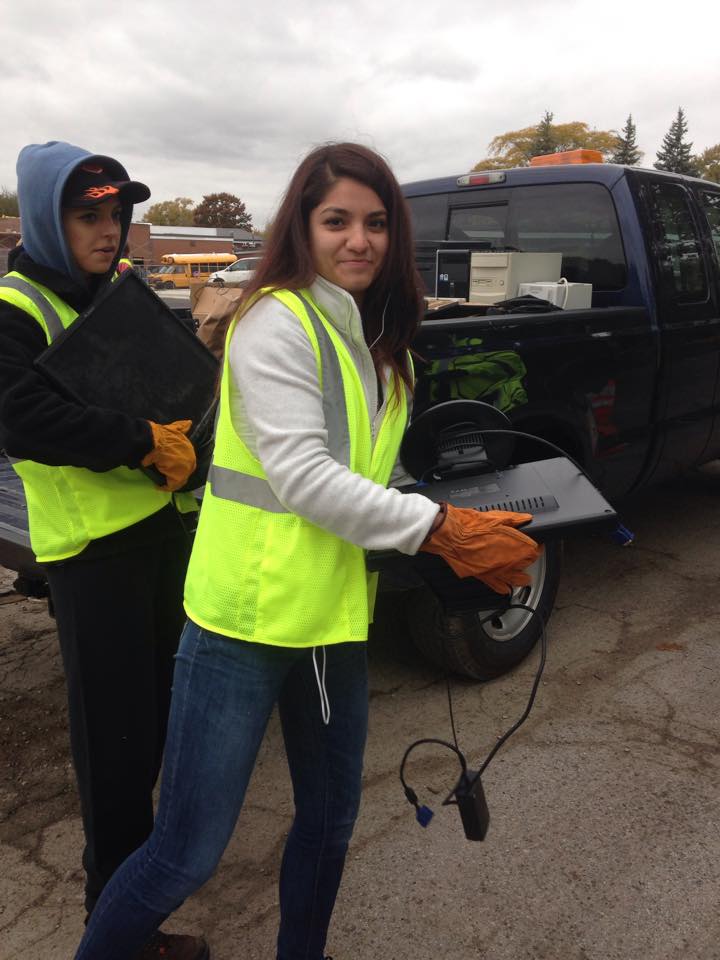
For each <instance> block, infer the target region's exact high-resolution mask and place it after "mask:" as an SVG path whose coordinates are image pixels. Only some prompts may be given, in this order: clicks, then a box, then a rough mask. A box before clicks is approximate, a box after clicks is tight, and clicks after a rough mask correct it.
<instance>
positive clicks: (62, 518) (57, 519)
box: [0, 271, 197, 563]
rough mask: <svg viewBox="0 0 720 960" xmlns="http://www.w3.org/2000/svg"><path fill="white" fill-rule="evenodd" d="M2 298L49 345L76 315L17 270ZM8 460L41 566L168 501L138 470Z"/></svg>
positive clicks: (186, 499)
mask: <svg viewBox="0 0 720 960" xmlns="http://www.w3.org/2000/svg"><path fill="white" fill-rule="evenodd" d="M0 299H3V300H6V301H7V302H8V303H11V304H12V305H13V306H15V307H19V309H20V310H24V311H25V313H27V314H29V315H30V316H31V317H32V318H33V319H34V320H36V321H37V322H38V323H39V324H40V326H41V327H42V329H43V332H44V334H45V337H46V339H47V342H48V343H52V341H53V340H54V339H55V338H56V337H57V336H58V335H59V334H61V333H62V332H63V330H65V329H66V328H67V327H69V326H70V325H71V324H72V322H73V321H74V320H75V319H76V317H77V316H78V314H77V312H76V311H75V310H73V309H72V307H70V306H68V304H67V303H65V302H64V301H63V300H61V299H60V297H58V296H57V294H55V293H53V291H52V290H49V289H48V288H47V287H44V286H43V285H42V284H40V283H36V282H35V281H34V280H30V279H28V278H27V277H25V276H23V274H21V273H18V272H16V271H13V272H11V273H8V274H7V275H6V276H5V277H3V278H2V279H0ZM11 462H12V465H13V467H14V469H15V471H16V473H17V474H18V475H19V476H20V478H21V479H22V482H23V487H24V489H25V499H26V500H27V508H28V521H29V526H30V543H31V546H32V549H33V552H34V553H35V555H36V557H37V559H38V561H39V562H40V563H49V562H51V561H54V560H65V559H67V558H68V557H74V556H76V555H77V554H78V553H80V552H81V551H82V550H84V549H85V547H86V546H87V545H88V543H89V542H90V541H91V540H96V539H98V538H99V537H104V536H107V535H108V534H110V533H116V532H117V531H118V530H123V529H125V528H126V527H129V526H132V524H134V523H137V522H138V521H139V520H144V519H145V517H149V516H150V515H151V514H153V513H156V512H157V511H158V510H161V509H162V508H163V507H164V506H166V504H168V503H169V502H170V500H171V498H172V494H170V493H165V492H163V491H162V490H159V489H158V488H157V487H156V486H155V485H154V484H153V483H152V481H151V480H150V479H149V478H148V477H146V476H145V474H144V473H142V472H141V471H140V470H131V469H130V468H129V467H116V468H115V469H114V470H108V471H106V472H104V473H96V472H94V471H93V470H87V469H85V468H84V467H70V466H68V467H51V466H48V465H47V464H44V463H36V462H35V461H34V460H13V459H12V458H11ZM181 498H182V499H181ZM177 503H178V508H179V509H180V510H181V511H182V512H186V511H190V510H195V509H197V503H196V501H195V499H194V498H193V497H192V495H191V494H180V496H179V497H178V501H177Z"/></svg>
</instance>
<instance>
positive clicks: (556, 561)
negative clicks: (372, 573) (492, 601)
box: [406, 542, 562, 680]
mask: <svg viewBox="0 0 720 960" xmlns="http://www.w3.org/2000/svg"><path fill="white" fill-rule="evenodd" d="M561 558H562V543H560V542H556V543H548V544H546V545H545V550H544V551H543V553H542V555H541V556H540V558H539V559H538V560H536V562H535V563H534V564H533V565H532V567H529V568H528V572H529V574H530V576H531V578H532V579H531V582H530V584H529V585H528V586H527V587H519V588H518V589H517V590H515V592H514V594H513V599H514V601H515V602H516V603H523V604H525V605H526V606H528V607H531V608H532V609H533V610H537V611H538V613H539V614H540V616H541V617H542V619H543V621H544V622H545V623H547V621H548V618H549V617H550V614H551V612H552V608H553V604H554V603H555V595H556V593H557V589H558V585H559V583H560V566H561ZM406 609H407V619H408V625H409V627H410V633H411V636H412V638H413V641H414V643H415V646H416V647H417V649H418V650H419V651H420V652H421V653H422V654H423V655H424V656H425V657H427V659H428V660H430V661H431V662H432V663H434V664H436V665H437V666H445V667H446V668H447V669H448V670H450V671H452V672H453V673H457V674H459V675H460V676H463V677H468V678H470V679H472V680H489V679H491V678H492V677H498V676H500V675H501V674H503V673H507V671H508V670H511V669H512V668H513V667H515V666H517V665H518V664H519V663H520V662H521V661H522V660H524V659H525V657H526V656H527V655H528V654H529V653H530V651H531V650H532V649H533V647H534V646H535V644H536V643H537V641H538V639H539V638H540V634H541V623H540V619H539V617H537V616H534V615H533V614H531V613H529V612H528V611H526V610H507V611H505V612H499V613H498V615H497V617H495V618H494V619H493V620H491V621H489V622H488V623H486V624H482V625H481V620H482V619H483V618H484V617H486V616H487V615H488V613H490V611H478V612H477V613H475V612H473V613H451V614H449V613H445V612H444V610H443V609H442V607H441V606H440V603H439V602H438V600H437V599H436V597H435V595H434V594H433V593H432V592H431V591H430V590H429V589H426V588H422V589H419V590H414V591H412V592H411V593H410V594H409V596H408V602H407V608H406Z"/></svg>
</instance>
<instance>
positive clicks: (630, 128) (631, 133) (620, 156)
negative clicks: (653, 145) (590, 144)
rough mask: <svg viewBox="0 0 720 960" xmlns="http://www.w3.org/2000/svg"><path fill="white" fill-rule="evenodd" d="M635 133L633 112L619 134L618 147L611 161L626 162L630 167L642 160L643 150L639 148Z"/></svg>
mask: <svg viewBox="0 0 720 960" xmlns="http://www.w3.org/2000/svg"><path fill="white" fill-rule="evenodd" d="M635 134H636V130H635V124H634V123H633V118H632V114H631V113H630V114H628V118H627V120H626V121H625V126H624V127H623V131H622V133H621V134H619V135H618V138H617V147H616V148H615V152H614V153H613V155H612V156H611V157H610V163H624V164H626V165H627V166H629V167H633V166H635V164H636V163H640V161H641V160H642V150H639V149H638V145H637V141H636V140H635Z"/></svg>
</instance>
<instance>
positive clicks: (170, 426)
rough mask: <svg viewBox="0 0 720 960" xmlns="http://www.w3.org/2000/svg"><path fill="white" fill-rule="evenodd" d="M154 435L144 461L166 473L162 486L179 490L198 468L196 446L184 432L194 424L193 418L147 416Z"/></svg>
mask: <svg viewBox="0 0 720 960" xmlns="http://www.w3.org/2000/svg"><path fill="white" fill-rule="evenodd" d="M148 423H149V424H150V429H151V430H152V435H153V448H152V450H151V451H150V453H148V454H147V455H146V456H145V457H143V460H142V465H143V466H144V467H149V466H153V467H155V468H156V469H157V470H158V471H159V472H160V473H161V474H162V475H163V477H165V486H162V487H160V489H161V490H179V489H180V487H182V486H183V484H184V483H185V481H186V480H187V479H188V477H189V476H190V474H191V473H192V472H193V470H194V469H195V464H196V460H195V448H194V447H193V445H192V444H191V443H190V441H189V440H188V438H187V437H186V436H185V434H186V433H187V432H188V431H189V430H190V427H192V420H176V421H175V422H174V423H153V421H152V420H148Z"/></svg>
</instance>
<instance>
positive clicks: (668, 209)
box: [648, 181, 708, 300]
mask: <svg viewBox="0 0 720 960" xmlns="http://www.w3.org/2000/svg"><path fill="white" fill-rule="evenodd" d="M648 192H649V198H650V204H651V207H652V211H653V221H654V225H655V236H654V248H655V256H656V258H657V262H658V265H659V267H660V272H661V274H662V278H663V280H664V282H665V284H666V286H667V287H668V288H669V290H670V292H671V294H673V295H674V296H675V298H676V299H678V300H706V299H707V295H708V287H707V278H706V276H705V266H704V264H703V258H702V249H701V246H700V237H699V236H698V232H697V228H696V226H695V224H694V223H693V219H692V213H691V211H690V204H689V202H688V196H687V194H686V192H685V190H684V189H683V188H682V187H680V186H676V185H675V184H668V183H663V182H660V181H654V182H651V183H649V184H648Z"/></svg>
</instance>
